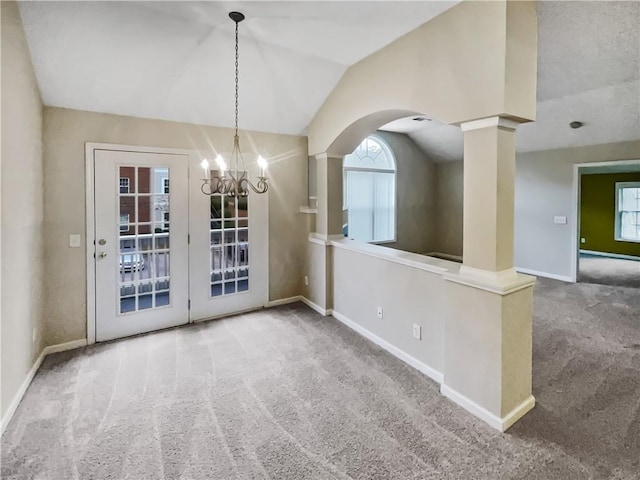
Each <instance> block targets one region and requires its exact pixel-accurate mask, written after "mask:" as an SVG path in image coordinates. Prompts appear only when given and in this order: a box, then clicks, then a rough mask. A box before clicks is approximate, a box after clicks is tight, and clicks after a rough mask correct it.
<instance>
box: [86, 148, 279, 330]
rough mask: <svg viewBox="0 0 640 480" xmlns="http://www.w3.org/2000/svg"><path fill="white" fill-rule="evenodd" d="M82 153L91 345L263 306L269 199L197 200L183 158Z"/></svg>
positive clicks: (196, 173) (190, 166)
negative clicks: (89, 211)
mask: <svg viewBox="0 0 640 480" xmlns="http://www.w3.org/2000/svg"><path fill="white" fill-rule="evenodd" d="M91 155H93V159H92V161H93V165H94V175H95V178H94V222H95V223H94V229H95V230H94V239H95V247H94V252H95V257H94V262H95V332H96V341H98V342H100V341H106V340H111V339H114V338H120V337H126V336H130V335H135V334H139V333H144V332H149V331H153V330H159V329H162V328H167V327H172V326H176V325H181V324H185V323H188V322H189V321H194V320H202V319H207V318H215V317H219V316H222V315H228V314H230V313H235V312H242V311H246V310H251V309H255V308H260V307H262V306H264V305H265V304H266V303H267V301H268V253H269V250H268V232H269V228H268V201H269V197H268V194H263V195H257V194H252V195H250V196H249V197H248V198H241V199H235V198H232V197H228V196H225V197H222V196H219V195H218V196H212V197H209V196H207V195H204V194H203V193H202V192H201V189H200V186H201V183H202V180H201V177H202V176H203V175H202V169H201V168H200V167H199V161H200V160H201V159H200V158H199V157H197V156H196V155H189V154H187V153H185V154H171V153H148V152H139V151H124V150H110V149H108V148H104V149H101V148H94V149H92V150H91ZM250 173H251V174H254V172H250Z"/></svg>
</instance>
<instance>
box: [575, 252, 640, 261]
mask: <svg viewBox="0 0 640 480" xmlns="http://www.w3.org/2000/svg"><path fill="white" fill-rule="evenodd" d="M580 253H585V254H587V255H595V256H598V257H609V258H620V259H622V260H634V261H636V262H640V257H634V256H633V255H623V254H621V253H607V252H594V251H593V250H580Z"/></svg>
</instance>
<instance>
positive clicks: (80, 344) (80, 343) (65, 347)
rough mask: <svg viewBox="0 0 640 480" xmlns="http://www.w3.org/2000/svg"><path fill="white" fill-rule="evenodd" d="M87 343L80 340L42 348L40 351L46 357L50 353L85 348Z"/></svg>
mask: <svg viewBox="0 0 640 480" xmlns="http://www.w3.org/2000/svg"><path fill="white" fill-rule="evenodd" d="M86 346H87V341H86V340H85V339H82V340H73V341H71V342H67V343H59V344H58V345H49V346H48V347H44V348H43V349H42V353H43V354H44V356H45V357H46V356H47V355H50V354H52V353H58V352H66V351H67V350H74V349H76V348H81V347H86Z"/></svg>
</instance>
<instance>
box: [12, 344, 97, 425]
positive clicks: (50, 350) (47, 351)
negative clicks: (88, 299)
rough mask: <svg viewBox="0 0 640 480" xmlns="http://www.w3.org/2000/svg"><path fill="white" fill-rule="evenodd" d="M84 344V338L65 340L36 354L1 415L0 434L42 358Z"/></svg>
mask: <svg viewBox="0 0 640 480" xmlns="http://www.w3.org/2000/svg"><path fill="white" fill-rule="evenodd" d="M86 345H87V341H86V340H85V339H82V340H74V341H72V342H67V343H61V344H58V345H50V346H48V347H45V348H43V349H42V351H41V352H40V355H38V358H37V359H36V361H35V362H34V364H33V366H32V367H31V370H29V373H27V376H26V377H25V379H24V381H23V382H22V385H20V388H19V389H18V391H17V392H16V394H15V395H14V397H13V400H12V401H11V403H10V404H9V408H8V409H7V411H6V413H5V414H4V417H2V421H1V425H0V435H1V434H3V433H4V430H5V429H6V428H7V425H9V422H10V421H11V419H12V418H13V415H14V414H15V413H16V410H17V409H18V406H19V405H20V402H21V401H22V397H24V394H25V393H27V389H28V388H29V385H31V382H32V381H33V378H34V377H35V376H36V373H38V369H39V368H40V365H42V362H43V361H44V358H45V357H46V356H47V355H50V354H52V353H58V352H64V351H66V350H73V349H75V348H80V347H84V346H86Z"/></svg>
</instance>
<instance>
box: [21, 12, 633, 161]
mask: <svg viewBox="0 0 640 480" xmlns="http://www.w3.org/2000/svg"><path fill="white" fill-rule="evenodd" d="M456 3H458V2H457V1H448V2H439V1H411V2H401V1H364V2H363V1H359V2H350V1H341V2H327V1H300V2H291V1H278V2H270V1H249V2H191V1H185V2H21V3H20V11H21V14H22V17H23V22H24V25H25V31H26V34H27V39H28V42H29V47H30V49H31V54H32V57H33V61H34V67H35V71H36V76H37V79H38V83H39V86H40V89H41V92H42V97H43V101H44V103H45V104H46V105H51V106H59V107H67V108H75V109H80V110H90V111H97V112H106V113H115V114H121V115H131V116H138V117H149V118H160V119H165V120H176V121H183V122H191V123H200V124H208V125H218V126H232V124H233V62H234V58H233V55H234V48H233V29H234V24H233V22H232V21H231V20H229V18H228V17H227V13H228V12H229V11H232V10H239V11H242V12H243V13H245V15H246V16H247V20H245V21H244V22H242V23H241V24H240V54H241V57H240V126H241V128H246V129H253V130H261V131H269V132H276V133H289V134H302V133H304V131H305V128H306V126H307V125H308V123H309V121H310V120H311V118H312V117H313V115H314V114H315V113H316V111H317V110H318V108H319V107H320V105H322V103H323V101H324V100H325V99H326V97H327V96H328V95H329V93H330V92H331V90H332V89H333V87H334V86H335V85H336V83H337V82H338V81H339V79H340V78H341V76H342V75H343V73H344V72H345V70H346V69H347V68H348V67H349V66H350V65H352V64H354V63H356V62H357V61H359V60H361V59H362V58H364V57H366V56H367V55H369V54H371V53H373V52H375V51H376V50H378V49H380V48H381V47H383V46H384V45H386V44H388V43H390V42H392V41H393V40H395V39H396V38H398V37H400V36H402V35H403V34H405V33H407V32H408V31H410V30H412V29H414V28H416V27H417V26H419V25H421V24H423V23H424V22H427V21H428V20H430V19H431V18H433V17H434V16H436V15H438V14H440V13H442V12H443V11H445V10H446V9H448V8H450V7H451V6H453V5H455V4H456ZM538 14H539V50H538V56H539V60H538V113H537V121H536V122H535V123H531V124H527V125H523V126H521V127H520V128H519V131H518V137H517V141H518V149H519V151H523V152H524V151H533V150H545V149H551V148H561V147H569V146H582V145H592V144H601V143H611V142H620V141H627V140H638V139H640V29H638V25H640V3H638V2H573V1H545V2H539V3H538ZM424 114H425V116H427V117H428V115H429V112H424ZM573 120H578V121H581V122H583V123H584V127H583V128H580V129H578V130H572V129H571V128H570V127H569V123H570V122H571V121H573ZM385 128H387V129H390V130H395V131H401V132H404V133H407V134H408V135H409V136H410V137H411V138H412V139H413V140H414V141H415V142H416V144H417V145H418V146H420V147H421V148H422V149H423V150H424V151H425V152H426V153H427V154H429V155H430V156H432V157H433V158H434V159H435V160H436V161H445V160H451V159H459V158H461V157H462V135H461V133H460V129H459V128H458V127H456V126H450V125H442V124H440V123H438V122H437V121H436V120H434V121H432V122H428V121H426V122H414V121H412V120H405V121H400V122H396V123H395V124H392V125H390V126H387V127H385Z"/></svg>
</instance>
